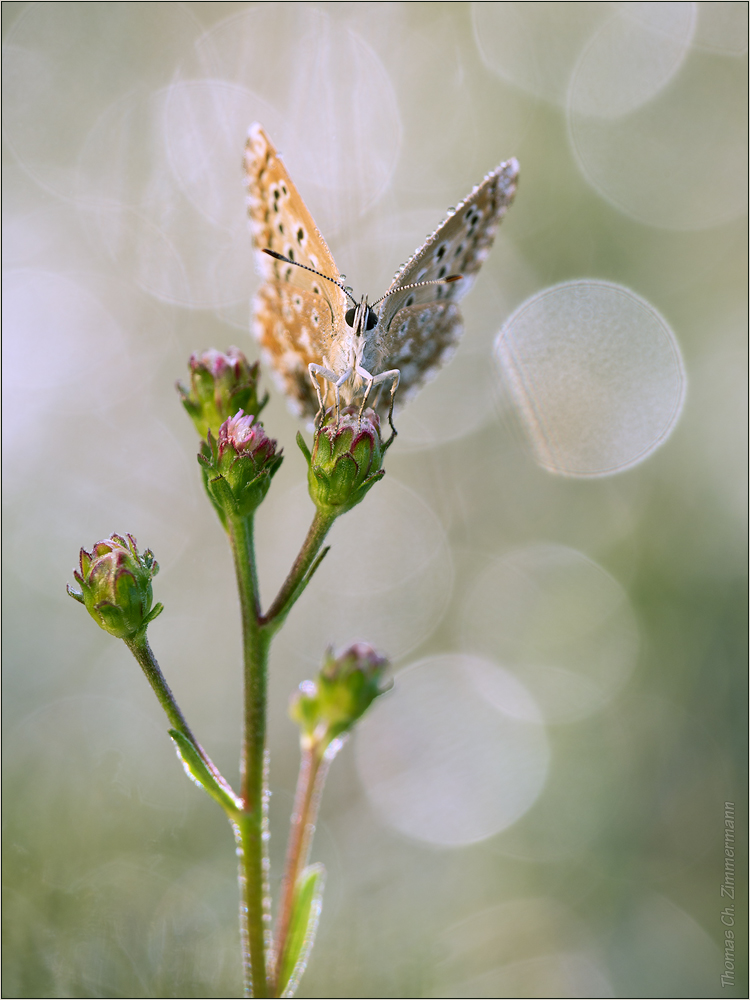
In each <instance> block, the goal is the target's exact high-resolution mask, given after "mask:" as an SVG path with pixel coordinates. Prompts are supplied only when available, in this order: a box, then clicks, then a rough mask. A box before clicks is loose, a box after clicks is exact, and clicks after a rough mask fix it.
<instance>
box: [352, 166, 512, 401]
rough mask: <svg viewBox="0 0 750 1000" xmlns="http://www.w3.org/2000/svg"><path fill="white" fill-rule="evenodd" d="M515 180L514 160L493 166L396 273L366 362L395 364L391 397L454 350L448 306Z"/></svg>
mask: <svg viewBox="0 0 750 1000" xmlns="http://www.w3.org/2000/svg"><path fill="white" fill-rule="evenodd" d="M517 181H518V162H517V161H516V160H508V161H507V162H506V163H501V164H500V166H499V167H497V168H496V169H495V170H493V171H492V173H490V174H488V175H487V176H486V177H485V179H484V180H483V181H482V183H481V184H479V185H478V186H477V187H475V188H474V190H473V191H472V192H471V194H470V195H469V196H468V198H466V199H465V200H464V201H462V202H461V204H460V205H459V206H458V207H457V208H456V209H455V210H454V211H452V212H451V214H450V215H449V216H448V218H447V219H446V220H445V221H444V222H443V223H442V225H441V226H439V227H438V228H437V229H436V230H435V232H434V233H433V234H432V236H430V237H429V238H428V239H427V241H426V242H425V244H424V245H423V246H422V247H420V249H419V250H418V251H417V252H416V253H415V254H414V256H413V257H411V258H410V259H409V260H408V261H407V262H406V263H405V264H404V265H403V266H402V267H401V268H399V270H398V271H397V272H396V275H395V277H394V279H393V282H392V283H391V286H390V288H389V289H388V295H387V297H386V298H385V299H384V300H383V303H382V305H381V307H380V310H379V322H378V326H377V329H376V330H375V331H374V333H375V336H374V338H373V344H372V348H373V351H372V360H371V363H372V364H373V365H374V366H375V370H376V371H386V370H389V369H392V368H398V369H400V371H401V382H400V386H399V390H398V394H397V397H396V398H397V402H404V401H405V400H406V399H407V398H408V396H409V395H411V394H413V392H414V391H415V390H416V389H417V388H418V387H419V386H420V385H422V384H423V383H424V382H427V381H429V380H430V379H431V378H432V377H434V375H435V373H436V372H437V370H438V368H439V367H440V366H441V365H442V364H444V363H445V361H446V360H447V358H448V356H449V355H450V354H451V353H452V352H453V351H454V350H455V347H456V344H457V342H458V339H459V338H460V336H461V331H462V326H461V316H460V313H459V311H458V307H457V306H456V305H455V303H456V302H457V301H458V300H459V299H460V298H462V297H463V296H464V295H465V294H466V292H468V290H469V288H470V287H471V285H472V284H473V282H474V279H475V278H476V275H477V273H478V271H479V268H480V267H481V266H482V263H483V262H484V260H485V258H486V257H487V254H488V253H489V251H490V248H491V246H492V242H493V240H494V238H495V231H496V230H497V227H498V225H499V223H500V220H501V219H502V218H503V216H504V215H505V213H506V211H507V210H508V207H509V206H510V204H511V202H512V201H513V197H514V195H515V193H516V185H517ZM451 274H461V275H463V277H462V279H461V280H460V281H452V282H450V283H449V284H447V285H427V286H426V287H424V288H414V289H408V288H404V286H405V285H411V284H414V283H416V282H418V281H434V280H435V279H439V278H445V277H448V275H451ZM368 360H370V359H368Z"/></svg>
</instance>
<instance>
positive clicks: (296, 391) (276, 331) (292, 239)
mask: <svg viewBox="0 0 750 1000" xmlns="http://www.w3.org/2000/svg"><path fill="white" fill-rule="evenodd" d="M245 177H246V185H247V194H248V208H249V214H250V229H251V231H252V235H253V243H254V245H255V249H256V262H257V265H258V270H259V271H260V273H261V274H262V275H263V279H264V281H263V284H262V285H261V287H260V290H259V291H258V294H257V296H256V299H255V312H254V325H255V334H256V336H257V337H258V340H259V341H260V345H261V349H262V352H263V358H264V361H266V363H268V364H269V365H270V366H271V368H272V370H273V372H274V374H275V376H276V380H277V382H278V383H279V387H280V389H281V390H282V391H283V392H284V393H285V395H286V396H287V398H288V400H289V402H290V404H291V406H292V408H293V409H294V410H295V411H296V412H297V413H300V414H304V415H306V416H310V417H311V416H313V415H314V414H315V412H316V411H317V409H318V402H317V399H316V396H315V392H314V391H313V388H312V384H311V381H310V376H309V374H308V367H307V366H308V365H309V364H310V363H311V362H314V363H315V364H324V365H327V366H328V367H330V361H329V359H330V358H331V356H335V354H336V348H337V343H338V338H340V333H341V331H342V330H343V329H344V312H345V309H346V296H345V294H344V292H343V291H342V290H341V288H337V287H336V285H334V284H332V282H331V281H325V280H324V279H323V278H320V277H319V276H318V275H315V274H311V273H310V271H306V270H304V268H302V267H294V266H293V265H292V264H286V263H284V262H282V261H279V260H275V259H274V258H273V257H269V256H268V254H265V253H263V250H264V249H269V250H274V251H275V252H276V253H280V254H283V255H284V256H285V257H288V258H289V259H290V260H294V261H296V262H297V263H298V264H303V265H306V266H307V267H311V268H313V269H314V270H316V271H319V272H320V273H321V274H324V275H326V276H327V277H329V278H332V279H333V281H337V282H340V281H341V278H340V275H339V272H338V269H337V267H336V264H335V262H334V259H333V256H332V255H331V251H330V250H329V249H328V247H327V245H326V242H325V240H324V239H323V237H322V236H321V234H320V231H319V230H318V227H317V226H316V225H315V223H314V221H313V218H312V216H311V215H310V212H309V211H308V209H307V206H306V205H305V203H304V201H303V200H302V198H301V197H300V194H299V192H298V191H297V189H296V187H295V186H294V184H293V183H292V180H291V178H290V177H289V174H288V173H287V170H286V167H285V166H284V164H283V162H282V161H281V159H280V157H279V155H278V153H277V152H276V150H275V149H274V147H273V145H272V144H271V140H270V139H269V138H268V136H267V135H266V133H265V131H264V130H263V128H262V126H261V125H259V124H257V123H256V124H254V125H252V126H251V127H250V131H249V133H248V139H247V145H246V147H245Z"/></svg>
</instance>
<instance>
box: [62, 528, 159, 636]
mask: <svg viewBox="0 0 750 1000" xmlns="http://www.w3.org/2000/svg"><path fill="white" fill-rule="evenodd" d="M158 572H159V564H158V563H157V561H156V560H155V559H154V554H153V552H152V551H151V550H150V549H146V551H145V552H144V553H143V555H139V553H138V547H137V544H136V540H135V538H133V536H132V535H126V536H125V537H124V538H123V537H122V535H112V536H110V537H109V538H105V539H104V540H103V541H101V542H97V543H96V545H95V546H94V547H93V549H92V550H91V552H86V550H85V549H81V571H80V573H79V572H78V570H76V571H75V572H74V573H73V576H74V577H75V578H76V581H77V582H78V584H79V586H80V588H81V589H80V591H77V590H72V589H71V588H70V587H68V593H69V594H70V596H71V597H74V598H75V599H76V600H77V601H79V602H80V603H81V604H83V605H85V607H86V610H87V611H88V613H89V614H90V615H91V617H92V618H93V619H94V621H95V622H96V623H97V625H99V626H101V628H103V629H104V630H105V631H107V632H109V633H110V634H111V635H114V636H116V637H117V638H118V639H132V638H134V637H135V636H136V635H137V634H138V633H139V632H143V631H145V629H146V626H147V625H148V624H149V622H152V621H153V620H154V618H156V616H157V615H159V614H161V612H162V610H163V605H161V604H156V605H154V607H153V609H152V607H151V603H152V601H153V592H152V589H151V581H152V579H153V578H154V577H155V576H156V574H157V573H158Z"/></svg>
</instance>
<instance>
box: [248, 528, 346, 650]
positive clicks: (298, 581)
mask: <svg viewBox="0 0 750 1000" xmlns="http://www.w3.org/2000/svg"><path fill="white" fill-rule="evenodd" d="M335 520H336V514H330V513H325V514H324V513H321V512H320V510H317V509H316V511H315V516H314V517H313V520H312V524H311V525H310V529H309V531H308V532H307V538H306V539H305V540H304V542H303V543H302V548H301V549H300V551H299V555H298V556H297V558H296V559H295V561H294V565H293V566H292V568H291V570H290V571H289V575H288V576H287V578H286V580H285V581H284V583H283V585H282V587H281V590H280V591H279V592H278V594H277V595H276V598H275V600H274V602H273V604H272V605H271V607H270V608H269V609H268V611H267V612H266V614H265V615H264V616H263V617H262V619H261V624H262V625H263V627H264V628H266V629H269V630H270V631H273V632H275V631H276V630H277V629H278V628H279V627H280V626H281V624H282V623H283V621H284V619H285V618H286V616H287V615H288V614H289V612H290V610H291V608H292V605H293V604H294V602H295V601H296V600H297V598H298V597H299V596H300V594H301V593H302V591H303V590H304V589H305V587H306V586H307V584H308V583H309V582H310V579H311V578H312V575H313V573H314V572H315V570H316V569H317V568H318V566H319V565H320V562H321V560H322V559H323V557H324V556H325V554H326V552H327V551H328V549H326V550H325V551H324V552H323V553H321V555H320V558H318V559H316V556H317V555H318V552H319V551H320V547H321V545H322V544H323V542H324V540H325V537H326V535H327V534H328V532H329V531H330V530H331V526H332V525H333V522H334V521H335Z"/></svg>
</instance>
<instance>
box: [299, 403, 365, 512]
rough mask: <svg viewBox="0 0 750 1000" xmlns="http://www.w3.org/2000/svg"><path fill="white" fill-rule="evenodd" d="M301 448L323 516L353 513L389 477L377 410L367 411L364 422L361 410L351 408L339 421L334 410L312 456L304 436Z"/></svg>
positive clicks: (347, 409) (310, 486)
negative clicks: (348, 511)
mask: <svg viewBox="0 0 750 1000" xmlns="http://www.w3.org/2000/svg"><path fill="white" fill-rule="evenodd" d="M297 444H298V445H299V446H300V448H301V449H302V452H303V454H304V456H305V458H306V459H307V464H308V475H307V482H308V487H309V490H310V496H311V498H312V500H313V503H314V504H315V506H316V507H317V508H318V510H320V511H321V512H325V513H330V514H335V515H338V514H344V513H345V512H346V511H347V510H351V509H352V507H354V506H356V505H357V504H358V503H359V502H360V500H362V499H363V498H364V496H365V494H366V493H367V491H368V490H369V489H370V487H371V486H373V485H374V484H375V483H376V482H377V481H378V480H379V479H382V478H383V476H384V475H385V470H384V469H381V465H382V462H383V445H382V442H381V440H380V419H379V417H378V415H377V413H375V411H374V410H371V409H366V410H365V411H364V413H363V414H362V416H361V418H360V415H359V408H358V407H357V406H347V407H345V408H344V409H343V410H342V411H341V413H340V415H339V418H338V420H337V419H336V415H335V411H334V410H333V409H330V410H328V411H327V413H326V416H325V421H324V423H323V425H322V426H321V427H319V428H318V430H317V431H316V432H315V441H314V442H313V450H312V454H310V452H309V450H308V449H307V446H306V445H305V443H304V441H303V440H302V436H301V435H297Z"/></svg>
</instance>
